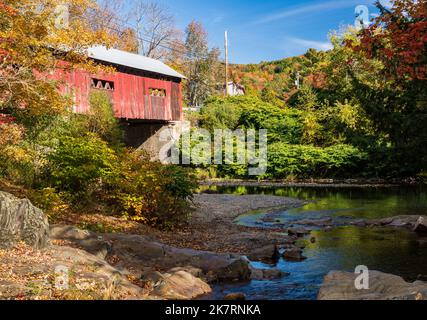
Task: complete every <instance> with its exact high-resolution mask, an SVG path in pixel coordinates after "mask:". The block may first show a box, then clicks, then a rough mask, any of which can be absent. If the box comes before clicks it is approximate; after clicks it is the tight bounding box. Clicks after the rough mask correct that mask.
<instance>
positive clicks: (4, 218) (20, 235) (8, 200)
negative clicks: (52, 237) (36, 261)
mask: <svg viewBox="0 0 427 320" xmlns="http://www.w3.org/2000/svg"><path fill="white" fill-rule="evenodd" d="M21 241H23V242H25V243H26V244H28V245H30V246H31V247H33V248H35V249H42V248H45V247H46V246H47V245H48V244H49V222H48V220H47V217H46V215H45V214H44V213H43V211H42V210H40V209H38V208H36V207H35V206H33V205H32V204H31V202H30V201H29V200H28V199H19V198H16V197H15V196H13V195H11V194H9V193H6V192H0V247H1V248H10V247H13V246H14V245H16V244H17V243H18V242H21Z"/></svg>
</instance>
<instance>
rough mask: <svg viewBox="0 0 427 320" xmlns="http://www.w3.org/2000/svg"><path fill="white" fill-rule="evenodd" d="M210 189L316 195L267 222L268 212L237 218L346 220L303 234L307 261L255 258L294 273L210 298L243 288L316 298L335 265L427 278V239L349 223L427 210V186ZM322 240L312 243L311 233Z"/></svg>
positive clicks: (226, 288) (257, 295)
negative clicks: (328, 218) (304, 235)
mask: <svg viewBox="0 0 427 320" xmlns="http://www.w3.org/2000/svg"><path fill="white" fill-rule="evenodd" d="M209 192H215V193H216V192H217V193H227V194H268V195H278V196H286V197H294V198H299V199H302V200H308V201H310V203H309V204H307V205H305V206H304V207H301V208H296V209H290V210H284V211H281V212H279V213H278V214H275V215H274V219H275V221H274V222H265V221H263V218H264V217H265V216H266V213H265V212H254V213H249V214H245V215H242V216H240V217H239V218H238V219H236V223H239V224H242V225H246V226H256V227H264V228H271V227H274V226H275V224H277V223H283V222H289V221H292V220H300V219H305V218H322V217H333V218H334V220H337V221H340V222H341V224H338V225H337V226H335V227H334V228H333V229H332V230H330V231H322V230H313V231H312V232H311V235H310V237H307V238H304V239H301V240H300V242H299V244H301V245H303V246H305V249H304V255H305V256H306V257H307V259H306V260H304V261H302V262H288V261H285V260H283V259H282V258H281V259H280V260H279V261H278V262H277V263H276V264H274V265H268V264H264V263H259V262H251V263H252V264H253V265H254V266H255V267H258V268H280V269H281V270H283V271H285V272H288V273H290V276H288V277H284V278H281V279H277V280H272V281H250V282H247V283H241V284H222V285H218V286H215V287H214V294H213V295H212V296H210V297H209V298H222V297H223V296H224V295H225V294H228V293H234V292H242V293H244V294H245V295H246V297H247V299H269V300H298V299H316V297H317V294H318V291H319V288H320V285H321V284H322V281H323V277H324V276H325V275H326V274H327V273H328V272H329V271H331V270H342V271H350V272H354V269H355V267H356V266H358V265H365V266H367V267H368V268H369V269H370V270H378V271H382V272H386V273H392V274H395V275H399V276H401V277H403V278H404V279H405V280H407V281H415V280H417V279H422V280H427V241H426V239H425V238H420V237H419V236H417V235H416V234H415V233H413V232H411V231H409V230H406V229H398V228H379V227H369V228H366V227H363V228H360V227H355V226H346V221H348V220H349V219H354V218H364V219H367V218H369V219H373V218H386V217H392V216H397V215H418V214H419V215H426V214H427V189H425V188H417V187H412V188H403V187H393V188H329V187H322V188H310V187H303V188H271V187H210V188H209ZM311 237H314V238H315V239H316V241H315V242H314V243H312V242H311V241H310V238H311Z"/></svg>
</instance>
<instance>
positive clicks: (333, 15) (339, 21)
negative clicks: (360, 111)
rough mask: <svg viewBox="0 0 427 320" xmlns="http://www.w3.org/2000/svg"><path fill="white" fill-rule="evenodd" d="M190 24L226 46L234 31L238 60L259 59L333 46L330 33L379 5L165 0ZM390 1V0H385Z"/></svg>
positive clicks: (232, 49) (363, 0)
mask: <svg viewBox="0 0 427 320" xmlns="http://www.w3.org/2000/svg"><path fill="white" fill-rule="evenodd" d="M160 2H162V3H164V4H165V5H166V6H168V7H169V8H170V9H171V11H172V12H173V13H174V14H175V17H176V22H177V24H178V27H179V28H181V29H185V27H186V25H187V24H188V23H189V22H190V21H191V20H193V19H195V20H198V21H201V22H202V23H203V25H204V26H205V28H206V30H207V31H208V33H209V43H210V45H211V46H217V47H220V48H221V49H222V48H223V43H224V40H223V39H224V30H228V33H229V57H230V61H231V62H233V63H258V62H260V61H270V60H276V59H281V58H284V57H289V56H295V55H299V54H302V53H304V52H305V51H306V50H307V49H309V48H311V47H313V48H316V49H327V48H329V41H328V33H329V32H330V31H332V30H338V29H340V27H342V26H345V25H348V24H354V19H355V13H354V10H355V8H356V6H357V5H367V6H368V8H369V9H370V14H373V15H374V14H375V13H376V12H377V10H376V9H375V8H374V7H373V6H372V4H373V3H374V0H323V1H322V0H299V1H298V0H264V1H261V0H258V1H255V0H211V1H206V0H205V1H203V0H161V1H160ZM382 2H383V3H384V4H386V5H388V4H389V2H390V1H389V0H383V1H382Z"/></svg>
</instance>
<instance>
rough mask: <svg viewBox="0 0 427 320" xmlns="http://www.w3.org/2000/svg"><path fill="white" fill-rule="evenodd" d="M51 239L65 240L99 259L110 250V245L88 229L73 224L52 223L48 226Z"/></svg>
mask: <svg viewBox="0 0 427 320" xmlns="http://www.w3.org/2000/svg"><path fill="white" fill-rule="evenodd" d="M50 238H51V239H52V240H65V241H67V242H70V243H72V244H73V245H74V246H75V247H77V248H80V249H83V250H85V251H87V252H89V253H91V254H93V255H95V256H97V257H98V258H100V259H105V258H106V257H107V255H108V253H109V252H110V251H111V245H110V244H109V243H108V242H107V241H105V240H104V239H103V237H102V236H98V235H97V234H96V233H94V232H91V231H89V230H81V229H78V228H76V227H73V226H66V225H53V226H51V228H50Z"/></svg>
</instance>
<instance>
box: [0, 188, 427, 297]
mask: <svg viewBox="0 0 427 320" xmlns="http://www.w3.org/2000/svg"><path fill="white" fill-rule="evenodd" d="M1 195H2V197H3V198H2V203H1V206H0V214H1V216H0V218H1V219H0V222H1V224H0V225H1V230H0V233H1V234H2V235H3V236H5V235H6V236H7V234H10V233H11V232H13V234H14V239H13V241H14V243H13V244H12V243H10V241H7V242H3V243H2V245H3V247H4V248H3V249H2V250H0V273H1V274H2V281H1V282H0V299H16V298H25V299H67V298H71V299H75V298H77V299H79V298H81V299H195V298H198V297H203V296H205V295H208V294H210V293H211V292H212V288H213V287H212V284H218V283H236V282H242V281H243V282H244V281H250V280H256V281H271V280H273V279H279V278H283V277H287V276H289V274H287V273H286V272H284V271H283V270H280V269H276V268H270V267H269V268H255V267H254V266H253V265H252V264H251V263H250V261H249V259H250V260H251V261H259V262H264V263H269V264H271V263H274V261H277V259H278V258H279V257H280V256H283V258H284V259H285V260H288V261H303V260H304V259H305V257H304V252H303V248H301V247H299V246H298V245H297V241H298V240H299V239H301V238H302V237H305V236H307V235H308V234H309V233H310V229H311V228H331V227H333V226H335V225H336V223H337V222H335V221H334V220H333V219H330V218H324V219H317V220H311V219H309V220H307V219H305V220H300V221H297V222H298V223H295V222H294V223H293V225H289V226H283V225H280V224H279V222H276V221H275V218H276V217H275V214H276V213H277V212H278V211H279V210H282V211H283V210H284V209H289V208H295V207H300V206H302V205H304V204H306V203H307V202H305V201H301V200H297V199H293V198H286V197H277V196H266V195H244V196H233V195H217V194H200V195H195V199H194V204H195V212H194V214H193V216H192V219H191V221H190V224H189V226H188V227H187V228H185V229H182V230H176V231H174V232H159V231H156V230H152V229H147V228H142V229H140V228H135V229H134V230H137V232H135V233H129V232H94V231H89V230H82V229H81V228H78V227H76V226H73V225H67V224H63V223H62V224H58V225H52V226H50V233H49V235H47V232H46V221H45V220H43V221H44V223H43V224H41V225H40V224H34V223H31V220H32V219H33V217H34V216H37V215H40V214H41V212H40V211H39V210H37V209H36V208H34V207H32V206H31V205H30V204H29V203H28V202H27V201H26V200H20V199H17V198H15V197H13V196H11V195H9V194H5V193H2V194H1ZM5 203H6V204H7V205H5ZM25 208H29V210H27V211H28V212H29V213H30V214H26V213H25V210H24V209H25ZM23 210H24V211H23ZM258 210H262V211H263V212H269V213H268V214H267V215H266V217H265V219H267V220H269V221H272V223H273V227H270V228H268V229H265V228H261V227H260V228H257V227H245V226H239V225H237V224H236V223H235V219H236V218H237V217H238V216H240V215H241V214H244V213H247V212H256V211H258ZM34 213H37V214H34ZM6 217H7V219H6ZM108 219H110V220H108V221H110V223H117V224H120V223H122V222H123V221H122V220H121V219H120V218H112V217H109V218H108ZM111 219H112V220H111ZM424 219H425V217H419V216H411V217H410V216H405V217H396V218H387V220H385V219H377V220H368V219H366V220H363V221H362V220H354V221H347V222H348V223H351V224H354V225H357V226H360V227H367V226H384V227H390V226H393V227H398V228H399V227H403V228H410V229H413V230H415V231H419V232H424V231H425V230H424V227H425V220H424ZM6 222H7V223H6ZM11 222H13V223H11ZM274 223H277V224H278V225H276V226H274ZM340 223H341V222H340ZM25 225H31V226H33V227H32V228H31V229H28V228H24V226H25ZM11 226H12V228H11ZM28 230H29V231H28ZM3 238H4V237H3ZM3 238H1V237H0V239H3ZM313 241H315V239H314V240H313ZM58 268H60V269H61V268H66V270H67V272H68V273H67V274H68V276H69V279H67V281H68V282H67V283H68V284H69V287H67V289H66V290H63V289H60V290H59V289H58V288H57V282H56V281H57V279H58V274H57V269H58ZM332 275H333V276H329V277H326V278H325V284H324V286H323V287H322V291H321V293H320V294H319V299H334V297H336V295H337V294H338V293H339V292H343V291H345V290H347V289H348V288H349V286H348V285H345V284H342V285H341V286H340V285H338V284H337V282H336V281H335V280H336V279H338V278H339V277H338V276H336V274H334V273H332ZM338 275H339V276H340V277H341V278H343V279H346V280H345V281H343V283H347V282H348V283H349V281H350V280H351V279H352V277H351V276H350V275H348V274H341V273H338ZM374 275H377V274H376V273H374ZM337 277H338V278H337ZM377 278H378V279H382V278H381V277H380V276H378V277H376V278H375V279H377ZM397 278H398V277H397ZM397 278H396V279H397ZM331 279H332V280H331ZM387 279H388V280H390V279H391V278H390V279H389V278H387ZM393 279H394V278H393ZM393 279H392V280H393ZM334 281H335V282H334ZM379 281H380V280H379ZM387 283H388V284H390V283H391V280H390V281H388V282H387ZM404 283H405V282H404V281H403V280H402V281H400V280H399V281H397V280H396V281H395V282H394V286H392V289H390V290H387V292H386V293H387V294H385V293H382V292H381V291H380V292H376V291H375V298H378V299H381V298H384V299H386V298H390V297H392V298H399V297H408V295H410V294H409V293H408V292H409V291H410V290H412V291H414V290H415V291H417V294H418V293H419V294H420V295H417V296H416V298H420V296H421V297H424V296H425V293H424V291H423V290H424V289H425V288H426V286H427V284H426V283H425V282H421V281H419V282H417V283H416V284H415V285H414V286H412V285H409V284H406V283H405V284H404ZM334 286H336V288H335V289H334ZM414 288H415V289H414ZM348 290H350V289H348ZM348 290H347V291H348ZM399 290H400V291H399ZM405 290H406V291H405ZM412 291H411V292H412ZM402 292H403V293H402ZM230 296H233V295H230ZM343 296H346V297H348V298H355V299H357V298H361V299H364V298H367V299H369V298H370V297H372V298H374V296H369V295H366V297H365V296H364V297H361V296H359V295H357V294H355V295H353V296H351V295H350V293H346V295H343ZM411 297H412V296H411ZM223 298H224V297H223Z"/></svg>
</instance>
